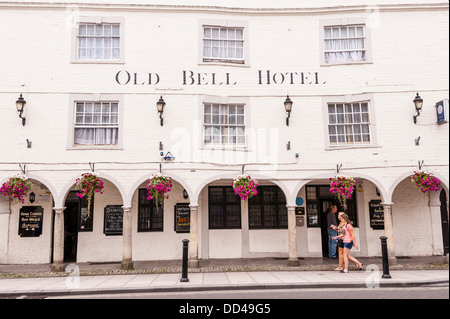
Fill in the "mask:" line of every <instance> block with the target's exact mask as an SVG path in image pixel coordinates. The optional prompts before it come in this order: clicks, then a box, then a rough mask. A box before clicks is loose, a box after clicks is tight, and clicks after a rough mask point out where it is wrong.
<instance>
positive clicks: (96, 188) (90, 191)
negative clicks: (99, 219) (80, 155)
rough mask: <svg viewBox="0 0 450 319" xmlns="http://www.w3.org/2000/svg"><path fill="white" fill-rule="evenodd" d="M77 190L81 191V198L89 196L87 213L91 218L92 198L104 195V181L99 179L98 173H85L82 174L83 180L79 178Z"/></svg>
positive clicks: (79, 193)
mask: <svg viewBox="0 0 450 319" xmlns="http://www.w3.org/2000/svg"><path fill="white" fill-rule="evenodd" d="M75 188H76V189H77V190H78V191H79V192H78V194H77V196H78V197H79V198H83V197H84V196H87V201H88V207H87V213H88V216H90V214H91V200H92V196H94V193H100V194H103V181H102V180H101V179H100V178H98V174H97V173H84V174H81V178H77V180H76V182H75Z"/></svg>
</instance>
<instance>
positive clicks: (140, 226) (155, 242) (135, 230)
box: [130, 174, 191, 261]
mask: <svg viewBox="0 0 450 319" xmlns="http://www.w3.org/2000/svg"><path fill="white" fill-rule="evenodd" d="M164 175H168V174H164ZM168 176H169V177H170V178H171V181H172V189H171V191H170V192H169V193H167V195H168V198H166V199H164V200H163V202H162V203H157V202H156V201H155V200H154V199H149V198H148V197H149V195H148V192H147V182H148V180H149V179H150V178H151V174H150V175H146V176H143V177H142V178H140V179H139V180H138V182H137V183H135V185H134V186H133V189H132V196H131V199H130V202H131V207H132V209H131V214H132V220H133V225H132V238H133V244H132V246H133V260H134V261H140V260H173V259H181V257H182V256H181V254H182V249H181V241H182V240H183V239H185V238H189V218H190V207H189V204H190V201H191V198H190V190H189V189H186V187H185V186H183V185H182V184H184V183H183V182H182V181H181V182H180V181H179V179H178V178H177V179H175V178H173V177H172V176H170V175H168Z"/></svg>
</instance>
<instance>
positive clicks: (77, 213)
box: [64, 191, 94, 262]
mask: <svg viewBox="0 0 450 319" xmlns="http://www.w3.org/2000/svg"><path fill="white" fill-rule="evenodd" d="M93 199H94V198H92V204H91V209H90V210H91V214H87V199H86V196H85V197H84V198H79V197H78V196H77V192H76V191H70V192H69V194H68V195H67V199H66V203H65V207H66V209H65V210H64V262H76V261H77V248H78V245H77V244H78V233H79V232H80V231H92V218H93V215H92V211H93V207H94V200H93Z"/></svg>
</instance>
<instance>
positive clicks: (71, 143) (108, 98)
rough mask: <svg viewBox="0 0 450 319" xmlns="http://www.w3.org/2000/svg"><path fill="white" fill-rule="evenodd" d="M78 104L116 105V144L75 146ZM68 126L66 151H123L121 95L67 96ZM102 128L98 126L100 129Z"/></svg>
mask: <svg viewBox="0 0 450 319" xmlns="http://www.w3.org/2000/svg"><path fill="white" fill-rule="evenodd" d="M78 102H87V103H91V102H92V103H95V102H100V103H102V102H111V103H117V104H118V107H119V108H118V125H117V127H118V139H117V144H105V145H101V144H89V145H88V144H83V145H82V144H75V128H77V126H76V124H75V122H76V107H77V103H78ZM68 123H69V125H68V134H67V150H85V149H89V150H91V149H99V150H107V149H111V150H121V149H123V95H121V94H71V95H70V96H69V122H68ZM101 127H102V126H99V128H101Z"/></svg>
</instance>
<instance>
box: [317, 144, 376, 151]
mask: <svg viewBox="0 0 450 319" xmlns="http://www.w3.org/2000/svg"><path fill="white" fill-rule="evenodd" d="M363 148H381V146H379V145H337V146H326V147H325V151H338V150H349V149H350V150H356V149H363Z"/></svg>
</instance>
